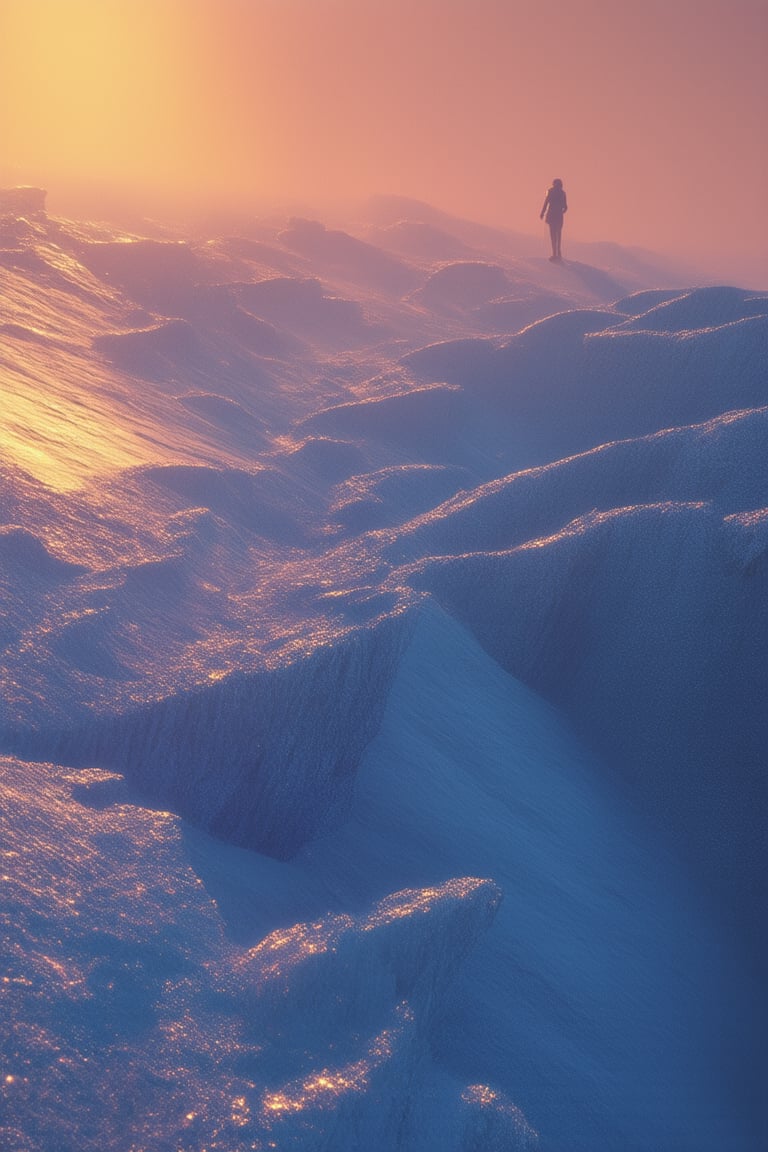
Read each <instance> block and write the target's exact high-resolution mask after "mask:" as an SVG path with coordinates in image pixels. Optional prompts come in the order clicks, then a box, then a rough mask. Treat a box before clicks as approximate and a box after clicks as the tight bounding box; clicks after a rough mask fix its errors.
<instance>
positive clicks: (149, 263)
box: [77, 239, 200, 302]
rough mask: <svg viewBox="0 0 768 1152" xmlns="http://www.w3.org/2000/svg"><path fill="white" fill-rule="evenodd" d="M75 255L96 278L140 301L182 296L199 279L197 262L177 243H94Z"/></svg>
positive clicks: (157, 241)
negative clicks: (121, 289) (119, 288)
mask: <svg viewBox="0 0 768 1152" xmlns="http://www.w3.org/2000/svg"><path fill="white" fill-rule="evenodd" d="M77 255H78V256H79V259H80V260H81V261H82V263H83V264H84V265H85V267H86V268H88V269H90V271H91V272H94V273H95V274H96V275H97V276H99V277H101V278H102V279H104V280H107V281H108V282H109V283H110V284H114V285H116V286H119V287H121V288H123V289H124V290H125V291H126V292H127V293H128V294H129V295H131V296H133V297H134V298H136V299H138V300H140V301H145V300H146V301H159V302H167V301H169V300H173V299H176V298H184V297H186V295H187V293H188V290H189V289H190V287H191V286H192V285H194V283H195V281H196V280H198V279H199V277H200V263H199V260H198V258H197V256H196V254H195V252H194V251H193V249H192V248H191V247H190V245H189V244H187V243H186V242H184V241H181V240H178V241H177V240H144V239H133V240H95V241H90V242H88V243H85V244H82V245H80V246H79V248H78V249H77Z"/></svg>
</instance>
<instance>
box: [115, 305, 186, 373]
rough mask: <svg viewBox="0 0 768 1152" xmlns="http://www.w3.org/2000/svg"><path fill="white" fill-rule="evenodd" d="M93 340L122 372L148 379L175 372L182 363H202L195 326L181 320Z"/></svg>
mask: <svg viewBox="0 0 768 1152" xmlns="http://www.w3.org/2000/svg"><path fill="white" fill-rule="evenodd" d="M93 343H94V347H95V348H96V349H97V350H98V351H99V352H101V353H103V355H105V356H107V357H108V358H109V359H110V360H111V361H112V362H113V363H114V364H115V365H116V366H117V367H119V368H121V369H122V370H123V371H125V372H131V373H134V374H135V375H137V376H144V377H145V378H146V379H149V380H152V379H155V378H157V377H161V378H162V377H166V376H171V375H175V374H176V372H177V370H178V368H179V366H184V365H190V364H192V363H195V362H199V359H200V357H201V354H202V350H201V347H200V341H199V339H198V336H197V333H196V332H195V330H194V328H193V327H192V325H191V324H189V323H188V321H186V320H179V319H177V320H169V321H167V322H166V323H164V324H157V325H154V326H153V327H151V328H141V329H135V330H134V331H131V332H110V333H107V334H105V335H103V336H97V337H96V338H95V339H94V342H93Z"/></svg>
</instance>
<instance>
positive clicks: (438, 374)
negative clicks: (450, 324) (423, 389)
mask: <svg viewBox="0 0 768 1152" xmlns="http://www.w3.org/2000/svg"><path fill="white" fill-rule="evenodd" d="M495 347H496V346H495V344H494V342H493V341H491V340H487V339H484V338H482V337H475V338H472V339H468V338H464V339H459V340H443V341H441V342H440V343H439V344H430V345H429V346H428V347H426V348H418V349H417V350H416V351H415V352H409V353H408V354H407V355H406V356H403V358H402V361H401V363H402V364H403V365H404V366H405V367H406V368H408V369H409V370H410V371H411V372H413V374H414V375H415V376H416V378H417V379H419V380H429V381H431V382H434V381H438V380H440V381H445V382H446V383H448V384H464V383H466V382H467V381H471V380H472V379H473V378H475V377H477V376H481V377H483V376H486V375H488V374H489V373H490V372H491V371H492V366H493V364H494V355H493V353H494V350H495Z"/></svg>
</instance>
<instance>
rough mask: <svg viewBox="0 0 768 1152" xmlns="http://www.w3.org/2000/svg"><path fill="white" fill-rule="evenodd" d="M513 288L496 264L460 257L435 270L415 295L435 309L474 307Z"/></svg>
mask: <svg viewBox="0 0 768 1152" xmlns="http://www.w3.org/2000/svg"><path fill="white" fill-rule="evenodd" d="M510 288H511V284H510V281H509V278H508V277H507V274H506V272H505V271H504V269H503V268H501V267H499V265H497V264H486V263H484V262H483V261H481V260H460V261H456V262H455V263H453V264H446V266H445V267H444V268H439V269H438V270H437V272H433V273H432V275H431V276H430V277H429V279H428V280H427V282H426V284H425V285H424V286H423V288H420V289H419V291H418V292H417V293H415V294H414V295H415V297H416V298H417V299H419V300H420V301H422V302H423V303H424V304H426V305H427V306H428V307H432V308H472V307H477V305H479V304H485V303H486V302H487V301H488V300H493V299H494V298H495V297H497V296H505V295H506V294H507V293H508V292H509V290H510Z"/></svg>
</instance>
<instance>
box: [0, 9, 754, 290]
mask: <svg viewBox="0 0 768 1152" xmlns="http://www.w3.org/2000/svg"><path fill="white" fill-rule="evenodd" d="M0 33H1V35H0V77H1V79H0V97H1V99H0V139H2V140H3V142H4V146H3V148H2V152H0V178H2V180H3V182H4V183H43V184H45V185H47V186H48V187H49V190H50V191H51V193H52V195H53V196H54V197H55V195H56V194H57V193H58V192H59V191H60V190H66V189H68V188H69V189H71V188H72V187H73V186H76V185H77V186H89V185H90V186H92V187H94V188H99V187H105V186H112V187H125V188H132V189H138V188H151V189H152V190H153V191H154V193H155V194H157V193H162V195H164V196H165V197H174V198H177V199H180V200H184V199H186V198H187V197H188V198H190V199H191V200H194V201H200V200H201V199H204V198H206V197H211V198H215V199H216V200H217V201H219V202H223V201H225V200H226V199H229V200H230V201H231V203H232V204H233V205H237V206H240V205H243V204H244V203H249V202H253V201H256V200H264V199H276V198H280V199H288V200H292V201H298V202H323V203H331V202H335V201H339V200H343V201H345V202H348V201H351V200H356V199H360V198H365V197H367V196H370V195H374V194H394V195H402V196H406V197H412V198H416V199H419V200H424V201H427V202H429V203H431V204H435V205H436V206H438V207H439V208H441V209H444V210H445V211H447V212H449V213H456V214H460V215H464V216H470V217H472V218H473V219H476V220H479V221H482V222H485V223H490V224H496V225H499V226H503V227H506V228H511V229H513V230H519V231H523V232H532V233H536V231H537V229H539V228H542V226H541V225H540V224H539V221H538V211H539V208H540V205H541V201H542V198H543V195H544V192H545V190H546V187H547V185H548V184H549V182H550V181H551V179H552V178H553V177H554V176H555V175H558V176H560V177H562V178H563V180H564V182H565V186H566V189H567V192H568V195H569V200H570V206H571V210H570V214H569V216H568V221H567V235H568V237H569V238H572V239H578V240H587V241H590V240H611V241H614V242H616V243H620V244H624V245H630V246H640V247H645V248H649V249H652V250H655V251H669V252H670V253H675V254H685V255H687V256H688V257H690V258H693V257H695V256H696V255H699V256H704V257H706V258H707V259H712V258H715V257H717V258H718V259H719V260H720V261H721V262H723V261H725V262H727V261H730V262H732V263H736V262H737V261H738V260H741V259H742V258H747V260H748V262H749V263H752V264H753V265H754V266H755V268H756V267H757V265H758V263H759V261H760V258H761V257H762V256H764V255H765V253H766V251H768V239H767V237H766V225H765V222H764V219H763V214H762V213H761V212H760V213H753V212H751V211H750V210H749V206H750V203H751V196H752V192H751V190H752V189H755V190H756V194H759V193H760V192H761V191H762V188H763V187H764V186H765V183H766V176H768V161H767V160H766V150H765V149H764V148H760V147H759V141H760V140H761V134H762V123H763V120H764V116H765V110H766V107H768V79H767V78H766V71H765V68H764V49H765V44H766V42H767V40H768V7H767V6H766V5H764V4H761V3H756V2H754V0H735V2H734V0H729V2H728V3H726V2H725V0H671V2H670V0H666V2H664V3H661V2H660V0H650V2H649V3H646V4H645V5H643V7H642V9H640V8H635V7H634V6H631V7H630V6H629V5H617V4H615V3H613V2H608V0H576V2H570V0H553V2H552V3H550V4H549V5H548V6H547V10H546V14H542V10H541V8H540V6H539V5H537V4H534V3H533V2H532V0H514V2H512V0H510V2H504V0H475V2H473V3H472V4H470V3H469V2H468V0H448V2H446V0H417V2H415V3H414V2H410V3H406V2H405V0H387V3H384V0H365V2H364V3H356V2H351V0H282V2H280V3H278V2H277V0H252V2H250V3H243V2H242V0H217V2H216V3H214V2H213V0H152V2H151V3H150V2H149V0H133V2H131V3H128V2H127V0H110V2H109V3H107V4H96V3H94V2H93V0H66V2H65V3H60V2H57V0H23V2H22V0H0Z"/></svg>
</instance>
